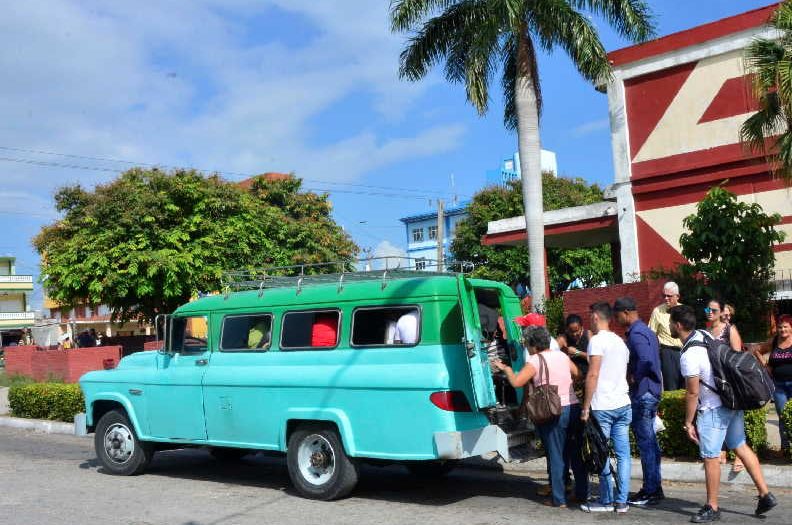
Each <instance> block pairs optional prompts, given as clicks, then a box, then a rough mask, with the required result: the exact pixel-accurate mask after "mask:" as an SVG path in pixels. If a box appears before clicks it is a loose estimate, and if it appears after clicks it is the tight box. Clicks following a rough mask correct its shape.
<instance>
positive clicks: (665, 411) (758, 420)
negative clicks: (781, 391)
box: [657, 390, 792, 458]
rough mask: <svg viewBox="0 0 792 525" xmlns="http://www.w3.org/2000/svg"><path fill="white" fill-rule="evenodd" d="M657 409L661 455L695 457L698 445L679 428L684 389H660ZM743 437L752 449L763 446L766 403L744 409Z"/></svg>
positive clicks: (765, 436) (756, 450) (697, 454)
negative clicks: (751, 408) (662, 423)
mask: <svg viewBox="0 0 792 525" xmlns="http://www.w3.org/2000/svg"><path fill="white" fill-rule="evenodd" d="M658 411H659V412H660V414H661V415H660V417H662V418H663V421H664V422H665V425H666V429H665V430H664V431H663V432H660V433H659V434H658V435H657V439H658V442H659V443H660V449H661V450H662V451H663V456H666V457H691V458H697V457H699V449H698V445H696V444H695V443H693V442H692V441H690V439H689V438H688V435H687V432H685V431H684V430H683V428H682V427H683V426H684V425H685V391H684V390H674V391H672V392H663V397H662V399H661V400H660V407H659V408H658ZM790 415H792V412H791V413H790ZM745 439H746V441H747V442H748V444H749V445H750V446H751V448H752V449H753V450H754V452H756V453H758V454H761V453H762V452H764V451H766V450H767V407H765V408H760V409H758V410H747V411H746V412H745Z"/></svg>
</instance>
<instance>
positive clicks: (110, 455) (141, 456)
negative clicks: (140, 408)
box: [94, 410, 154, 476]
mask: <svg viewBox="0 0 792 525" xmlns="http://www.w3.org/2000/svg"><path fill="white" fill-rule="evenodd" d="M94 448H95V449H96V456H97V457H98V458H99V462H100V463H101V464H102V466H103V467H104V468H105V469H106V470H107V471H108V472H109V473H110V474H115V475H117V476H133V475H135V474H140V473H141V472H143V471H144V470H145V469H146V467H147V466H148V464H149V463H150V462H151V458H152V456H154V447H153V446H152V444H151V443H146V442H144V441H140V439H138V436H137V433H136V432H135V428H134V427H133V426H132V423H130V421H129V418H128V417H127V415H126V414H125V413H124V412H122V411H120V410H111V411H110V412H107V413H106V414H105V415H103V416H102V418H101V419H100V420H99V423H97V425H96V435H95V436H94Z"/></svg>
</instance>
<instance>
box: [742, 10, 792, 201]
mask: <svg viewBox="0 0 792 525" xmlns="http://www.w3.org/2000/svg"><path fill="white" fill-rule="evenodd" d="M770 26H771V27H773V28H775V29H777V30H778V32H779V38H778V39H777V40H769V39H766V38H758V39H756V40H754V41H753V42H751V44H750V45H749V46H748V48H747V49H746V50H745V69H746V73H748V74H751V75H752V77H753V82H752V83H753V90H754V94H755V96H756V98H757V100H758V102H759V111H758V112H756V113H755V114H753V115H751V116H750V117H749V118H748V119H747V120H746V121H745V123H743V125H742V127H741V128H740V139H741V140H742V141H743V143H744V144H746V145H747V146H748V147H749V148H750V149H751V150H753V151H756V152H760V153H763V154H764V155H765V156H767V158H768V161H769V163H770V165H771V166H772V167H773V170H774V172H775V173H776V174H777V175H780V176H781V178H782V179H783V180H784V182H786V184H788V185H789V184H792V1H791V0H785V1H784V3H782V4H781V5H780V6H779V7H778V10H777V11H776V12H775V14H774V15H773V17H772V18H771V19H770ZM771 137H772V138H771Z"/></svg>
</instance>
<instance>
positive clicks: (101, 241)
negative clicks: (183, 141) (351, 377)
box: [33, 168, 358, 320]
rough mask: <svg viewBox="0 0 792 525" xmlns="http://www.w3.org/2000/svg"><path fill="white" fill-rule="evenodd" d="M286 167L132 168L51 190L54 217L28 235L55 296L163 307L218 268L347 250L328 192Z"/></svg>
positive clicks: (349, 253) (135, 314)
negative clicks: (89, 186)
mask: <svg viewBox="0 0 792 525" xmlns="http://www.w3.org/2000/svg"><path fill="white" fill-rule="evenodd" d="M301 184H302V182H301V181H300V179H298V178H296V177H292V176H285V177H284V176H282V177H278V178H271V177H264V176H259V177H257V178H254V179H253V180H251V181H248V184H246V185H244V187H243V186H242V185H239V184H236V183H232V182H228V181H225V180H223V179H222V178H220V177H219V176H217V175H212V176H204V175H202V174H200V173H198V172H196V171H192V170H174V171H171V172H165V171H162V170H159V169H145V170H144V169H139V168H135V169H131V170H129V171H127V172H125V173H123V174H122V175H121V176H119V177H118V178H117V179H115V180H114V181H112V182H110V183H108V184H104V185H99V186H97V187H96V188H95V189H94V190H92V191H89V190H86V189H85V188H83V187H81V186H79V185H77V186H66V187H63V188H61V189H60V190H58V191H57V193H56V194H55V204H56V208H57V210H58V211H59V212H61V213H62V214H63V217H62V219H60V220H58V221H56V222H55V223H54V224H51V225H48V226H45V227H43V228H42V230H41V232H40V233H39V234H38V235H37V236H36V237H35V238H34V240H33V244H34V246H35V247H36V249H37V250H38V252H39V253H40V254H41V261H42V262H41V275H42V276H43V283H44V285H45V287H46V289H47V294H48V295H49V296H50V297H51V298H52V299H54V300H55V301H57V302H59V303H61V304H64V305H71V304H76V303H81V302H82V303H84V302H87V303H90V304H105V305H107V306H108V307H110V309H111V310H112V312H113V315H114V316H116V317H117V318H119V319H148V320H151V319H152V318H153V317H154V316H155V315H156V314H157V313H164V312H170V311H172V310H173V309H175V308H176V307H177V306H179V305H180V304H182V303H184V302H186V301H187V300H188V299H189V298H190V297H191V296H193V295H194V294H196V293H197V292H199V291H203V292H211V291H216V290H220V287H221V278H222V274H223V272H224V271H228V270H236V269H253V268H260V267H262V266H280V265H289V264H303V263H314V262H326V261H338V260H346V259H350V258H352V257H353V256H354V255H355V254H356V253H357V250H358V248H357V246H356V245H355V244H354V243H353V242H352V240H351V239H350V238H349V236H348V235H347V234H346V233H345V232H344V231H343V230H342V228H341V227H340V226H338V225H337V224H336V223H335V222H334V221H333V219H332V218H331V216H330V211H331V204H330V202H329V200H328V195H327V194H323V195H318V194H315V193H311V192H304V191H301Z"/></svg>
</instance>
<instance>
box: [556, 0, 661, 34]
mask: <svg viewBox="0 0 792 525" xmlns="http://www.w3.org/2000/svg"><path fill="white" fill-rule="evenodd" d="M570 4H571V5H572V6H573V7H576V8H582V9H587V10H589V11H591V12H592V13H594V14H597V15H600V16H602V17H603V18H604V19H605V20H607V21H608V23H609V24H610V25H611V27H613V28H614V29H615V30H616V31H617V32H618V33H619V34H620V35H621V36H623V37H625V38H629V39H630V40H632V41H634V42H643V41H645V40H648V39H650V38H652V37H654V36H655V30H656V25H655V20H654V16H653V15H652V12H651V10H650V9H649V5H648V4H647V3H646V2H645V0H571V1H570Z"/></svg>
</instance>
